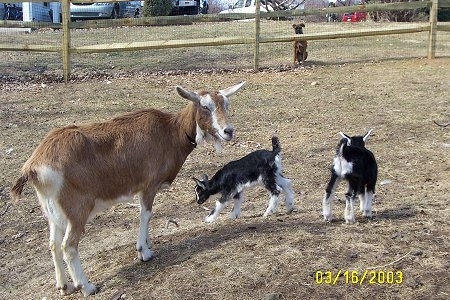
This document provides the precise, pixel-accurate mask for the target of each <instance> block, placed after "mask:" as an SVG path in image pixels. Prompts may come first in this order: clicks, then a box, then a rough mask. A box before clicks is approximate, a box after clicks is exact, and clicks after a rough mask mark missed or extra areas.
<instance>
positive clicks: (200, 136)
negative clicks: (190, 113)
mask: <svg viewBox="0 0 450 300" xmlns="http://www.w3.org/2000/svg"><path fill="white" fill-rule="evenodd" d="M199 106H200V107H199V111H198V113H197V136H196V141H197V143H199V142H201V141H203V140H206V141H216V148H220V142H221V141H230V140H231V139H232V138H233V127H232V126H231V124H230V123H229V121H228V98H227V97H226V96H224V95H221V94H218V93H206V92H202V93H200V101H199Z"/></svg>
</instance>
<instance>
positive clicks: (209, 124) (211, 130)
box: [177, 81, 245, 150]
mask: <svg viewBox="0 0 450 300" xmlns="http://www.w3.org/2000/svg"><path fill="white" fill-rule="evenodd" d="M244 84H245V81H243V82H241V83H239V84H236V85H234V86H231V87H229V88H226V89H223V90H219V91H217V92H207V91H202V92H199V93H196V92H190V91H187V90H185V89H184V88H182V87H180V86H178V87H177V92H178V94H180V96H181V97H183V98H185V99H188V100H191V101H192V102H194V103H195V105H196V109H197V112H196V120H195V121H196V123H197V133H196V137H195V141H196V142H197V144H199V143H201V142H203V141H213V142H214V146H215V147H216V150H220V149H221V147H222V143H221V142H222V141H230V140H231V139H232V138H233V133H234V130H233V126H231V124H230V122H229V121H228V102H229V101H228V97H229V96H231V95H233V94H234V93H235V92H237V91H238V90H239V89H240V88H241V87H242V86H243V85H244Z"/></svg>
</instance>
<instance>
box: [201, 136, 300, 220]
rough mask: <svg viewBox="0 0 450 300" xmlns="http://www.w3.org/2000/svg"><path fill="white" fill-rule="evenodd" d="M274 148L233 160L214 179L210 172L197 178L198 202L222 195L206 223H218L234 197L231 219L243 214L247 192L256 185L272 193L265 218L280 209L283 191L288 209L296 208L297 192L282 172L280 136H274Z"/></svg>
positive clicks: (288, 210)
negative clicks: (220, 215)
mask: <svg viewBox="0 0 450 300" xmlns="http://www.w3.org/2000/svg"><path fill="white" fill-rule="evenodd" d="M272 148H273V149H272V151H269V150H257V151H255V152H252V153H250V154H248V155H246V156H244V157H243V158H241V159H239V160H235V161H232V162H229V163H228V164H226V165H225V166H224V167H223V168H222V169H220V170H219V171H217V172H216V174H214V176H213V177H212V178H211V179H210V180H208V176H207V175H203V180H198V179H196V178H193V179H194V180H195V182H196V183H197V185H196V186H195V194H196V197H197V203H198V204H202V203H204V202H205V201H206V200H207V199H208V198H209V197H210V196H212V195H215V194H217V193H220V194H221V197H220V199H219V200H217V201H216V206H215V208H214V209H213V210H212V211H211V213H210V214H209V215H208V216H207V217H206V218H205V222H207V223H211V222H214V220H215V219H216V218H217V216H218V215H219V214H220V211H221V210H222V209H223V208H224V207H225V205H226V203H227V201H228V200H231V199H233V200H234V206H233V210H232V211H231V213H230V218H231V219H236V218H237V217H239V214H240V213H241V204H242V201H243V200H244V199H243V191H244V190H245V189H247V188H250V187H252V186H255V185H262V186H264V187H265V188H266V189H267V190H268V191H269V192H270V195H271V197H270V201H269V206H268V207H267V209H266V212H265V213H264V217H267V216H269V215H271V214H272V213H274V212H276V210H277V205H278V198H279V195H280V193H281V191H283V192H284V194H285V200H284V203H285V206H286V210H287V212H288V213H290V212H292V211H293V210H294V191H293V189H292V184H291V181H290V180H289V179H287V178H286V177H284V176H283V174H282V173H283V169H282V165H281V155H280V151H281V147H280V142H279V140H278V138H277V137H272Z"/></svg>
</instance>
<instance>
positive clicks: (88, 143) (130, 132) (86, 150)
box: [11, 82, 245, 296]
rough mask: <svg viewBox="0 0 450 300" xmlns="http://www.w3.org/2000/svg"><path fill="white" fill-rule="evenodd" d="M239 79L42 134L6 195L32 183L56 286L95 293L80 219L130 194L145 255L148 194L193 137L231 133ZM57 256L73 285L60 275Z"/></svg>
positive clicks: (175, 167) (172, 172)
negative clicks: (169, 109) (176, 102)
mask: <svg viewBox="0 0 450 300" xmlns="http://www.w3.org/2000/svg"><path fill="white" fill-rule="evenodd" d="M244 83H245V82H242V83H239V84H237V85H234V86H231V87H229V88H226V89H223V90H220V91H214V92H206V91H201V92H199V93H196V92H191V91H188V90H186V89H184V88H182V87H177V92H178V94H179V95H180V96H181V97H183V98H185V99H187V100H190V101H191V102H190V103H189V104H188V105H187V106H186V107H185V108H184V109H183V110H181V111H180V112H178V113H164V112H161V111H159V110H155V109H145V110H141V111H137V112H133V113H130V114H126V115H123V116H120V117H117V118H114V119H112V120H110V121H106V122H102V123H91V124H87V125H81V126H68V127H64V128H59V129H55V130H53V131H51V132H50V133H49V134H48V135H47V136H46V137H45V138H44V140H43V141H42V142H41V143H40V144H39V146H38V147H37V148H36V149H35V150H34V152H33V154H32V155H31V157H30V158H29V159H28V160H27V162H26V163H25V164H24V166H23V168H22V176H21V177H20V178H19V179H18V180H17V182H16V184H15V185H14V186H13V187H12V189H11V197H12V198H13V199H19V198H20V195H21V193H22V190H23V187H24V185H25V184H26V183H27V181H30V182H31V183H32V185H33V186H34V188H35V190H36V193H37V196H38V198H39V202H40V204H41V206H42V210H43V212H44V214H45V215H46V217H47V218H48V222H49V230H50V250H51V252H52V256H53V262H54V265H55V273H56V287H57V288H58V289H60V290H61V294H63V295H67V294H71V293H73V292H74V291H76V290H81V291H82V293H83V294H84V296H88V295H91V294H94V293H95V292H96V290H97V289H96V287H95V286H94V285H93V284H92V283H90V282H89V280H88V279H87V277H86V275H85V274H84V272H83V269H82V267H81V262H80V257H79V253H78V243H79V241H80V237H81V235H82V233H83V230H84V227H85V224H86V222H88V221H89V220H90V219H91V218H93V217H94V216H95V214H96V213H98V212H99V211H101V210H103V209H105V208H107V207H110V206H112V205H114V204H117V203H120V202H125V201H130V200H132V198H133V196H134V195H136V194H137V195H138V196H139V200H140V224H139V234H138V239H137V243H136V249H137V251H138V258H139V259H140V260H142V261H148V260H149V259H150V258H152V256H153V251H152V250H151V249H150V247H149V243H148V242H149V241H150V240H149V235H148V231H149V221H150V218H151V211H152V205H153V199H154V197H155V195H156V193H157V192H158V190H160V189H161V188H163V187H164V186H166V185H168V184H171V183H172V181H173V180H174V179H175V177H176V176H177V174H178V172H179V170H180V169H181V166H182V165H183V163H184V161H185V160H186V158H187V156H188V155H189V154H190V153H191V152H192V150H194V148H195V146H196V145H197V144H198V143H200V142H202V141H214V142H215V145H216V149H217V148H219V147H220V145H221V141H229V140H231V139H232V138H233V128H232V126H231V125H230V123H229V121H228V116H227V109H228V96H230V95H232V94H234V93H235V92H236V91H238V90H239V89H240V88H241V87H242V85H243V84H244ZM63 261H65V262H66V264H67V268H68V270H69V274H70V277H71V278H72V281H73V284H72V283H69V282H68V280H67V277H66V275H65V272H64V266H63Z"/></svg>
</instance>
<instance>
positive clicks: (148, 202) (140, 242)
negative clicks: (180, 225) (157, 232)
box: [136, 192, 155, 261]
mask: <svg viewBox="0 0 450 300" xmlns="http://www.w3.org/2000/svg"><path fill="white" fill-rule="evenodd" d="M138 197H139V203H140V218H139V234H138V239H137V242H136V250H137V251H138V259H140V260H141V261H148V260H150V259H151V258H152V257H153V251H152V250H151V248H150V246H149V242H150V240H149V236H148V230H149V224H150V219H151V217H152V206H153V200H154V199H155V193H154V192H141V193H139V195H138Z"/></svg>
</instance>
